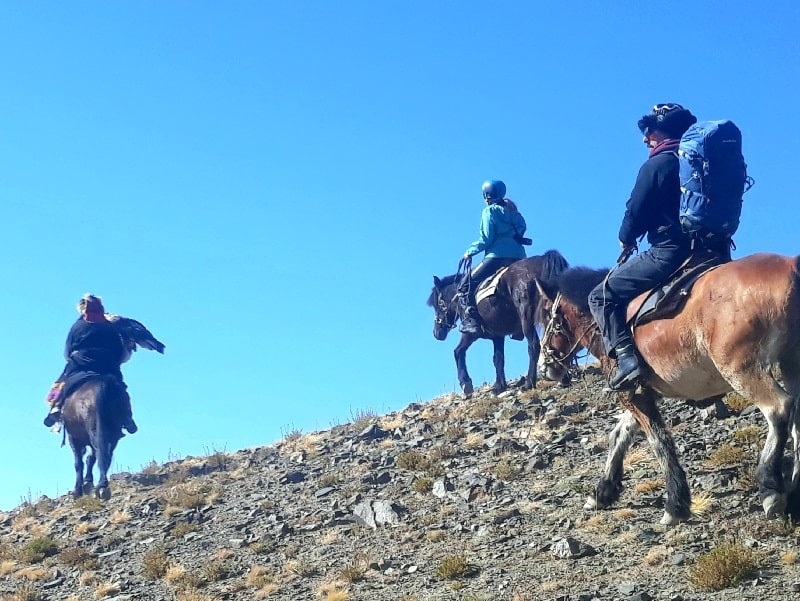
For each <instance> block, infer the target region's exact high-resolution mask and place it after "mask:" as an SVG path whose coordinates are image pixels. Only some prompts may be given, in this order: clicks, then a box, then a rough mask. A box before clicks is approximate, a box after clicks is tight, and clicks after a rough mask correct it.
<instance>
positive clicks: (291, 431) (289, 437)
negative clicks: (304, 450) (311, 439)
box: [281, 426, 303, 442]
mask: <svg viewBox="0 0 800 601" xmlns="http://www.w3.org/2000/svg"><path fill="white" fill-rule="evenodd" d="M281 433H282V434H283V440H284V442H297V441H298V440H300V438H301V437H302V436H303V431H302V430H301V429H300V428H295V427H294V426H286V427H285V428H281Z"/></svg>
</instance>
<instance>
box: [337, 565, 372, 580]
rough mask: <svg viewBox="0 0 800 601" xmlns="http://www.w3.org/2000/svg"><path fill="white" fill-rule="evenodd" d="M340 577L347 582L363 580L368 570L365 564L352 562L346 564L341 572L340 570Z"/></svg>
mask: <svg viewBox="0 0 800 601" xmlns="http://www.w3.org/2000/svg"><path fill="white" fill-rule="evenodd" d="M339 578H341V579H342V580H345V581H346V582H361V581H362V580H364V578H366V571H365V570H364V566H362V565H360V564H357V563H351V564H349V565H347V566H345V567H344V568H343V569H342V571H341V572H339Z"/></svg>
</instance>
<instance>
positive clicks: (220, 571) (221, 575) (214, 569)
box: [203, 561, 233, 582]
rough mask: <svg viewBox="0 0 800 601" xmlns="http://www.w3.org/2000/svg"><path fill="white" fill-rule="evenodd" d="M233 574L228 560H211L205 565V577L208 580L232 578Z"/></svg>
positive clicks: (216, 580) (215, 580) (217, 580)
mask: <svg viewBox="0 0 800 601" xmlns="http://www.w3.org/2000/svg"><path fill="white" fill-rule="evenodd" d="M232 574H233V570H232V569H231V566H230V564H229V563H228V562H227V561H209V562H208V563H206V564H205V565H204V566H203V578H205V579H206V580H207V581H208V582H219V581H220V580H225V579H226V578H230V577H231V575H232Z"/></svg>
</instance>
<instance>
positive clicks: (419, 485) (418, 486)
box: [411, 478, 433, 494]
mask: <svg viewBox="0 0 800 601" xmlns="http://www.w3.org/2000/svg"><path fill="white" fill-rule="evenodd" d="M411 490H413V491H414V492H418V493H422V494H426V493H429V492H431V490H433V480H432V479H430V478H417V479H416V480H414V484H412V485H411Z"/></svg>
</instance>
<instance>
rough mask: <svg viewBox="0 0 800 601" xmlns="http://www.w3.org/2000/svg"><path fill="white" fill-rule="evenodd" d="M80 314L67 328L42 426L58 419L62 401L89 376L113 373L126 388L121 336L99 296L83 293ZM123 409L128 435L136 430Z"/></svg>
mask: <svg viewBox="0 0 800 601" xmlns="http://www.w3.org/2000/svg"><path fill="white" fill-rule="evenodd" d="M77 309H78V313H80V317H79V318H78V320H77V321H76V322H75V323H74V324H73V325H72V327H71V328H70V331H69V334H68V335H67V342H66V345H65V348H64V357H65V359H66V360H67V365H66V367H65V368H64V371H63V373H62V374H61V377H59V379H58V381H57V382H56V383H55V384H54V385H53V387H52V388H51V390H50V393H48V395H47V402H48V403H50V405H51V409H50V412H49V413H48V415H47V417H46V418H45V419H44V425H45V426H53V425H55V424H56V423H57V422H58V421H60V420H61V406H62V404H63V402H64V400H65V399H66V398H67V397H68V396H69V395H70V394H72V393H73V392H75V390H77V389H78V388H79V387H80V386H81V385H83V384H84V383H85V382H86V381H88V380H89V379H91V378H93V377H96V376H98V375H113V376H116V378H117V379H118V380H119V383H120V386H121V387H122V388H123V390H124V389H126V388H127V387H126V386H125V383H124V381H123V379H122V371H121V369H120V366H121V365H122V362H123V360H124V357H125V350H124V347H123V342H122V338H121V337H120V335H119V332H118V331H117V329H116V328H115V327H114V325H113V324H112V323H111V322H109V321H108V319H107V318H106V314H105V308H104V307H103V302H102V299H101V298H100V297H99V296H94V295H93V294H86V295H84V296H83V297H82V298H81V299H80V301H78V305H77ZM124 396H125V397H126V398H127V403H128V406H127V408H126V409H125V414H126V415H125V421H124V423H123V427H124V428H125V429H126V430H127V431H128V432H130V433H131V434H133V433H135V432H136V431H137V430H138V427H137V426H136V422H134V421H133V415H132V413H131V408H130V397H128V395H127V392H126V394H125V395H124Z"/></svg>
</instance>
